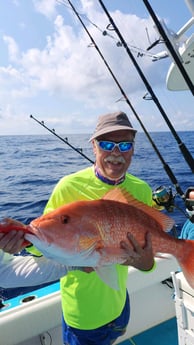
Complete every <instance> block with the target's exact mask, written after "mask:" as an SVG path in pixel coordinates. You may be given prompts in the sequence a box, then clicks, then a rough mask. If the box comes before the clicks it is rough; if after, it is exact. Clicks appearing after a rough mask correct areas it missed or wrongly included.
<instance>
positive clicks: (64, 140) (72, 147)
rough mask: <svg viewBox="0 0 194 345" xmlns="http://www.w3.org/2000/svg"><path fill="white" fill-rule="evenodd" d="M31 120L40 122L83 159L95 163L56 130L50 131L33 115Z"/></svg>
mask: <svg viewBox="0 0 194 345" xmlns="http://www.w3.org/2000/svg"><path fill="white" fill-rule="evenodd" d="M30 118H31V119H33V120H34V121H36V122H38V123H39V125H41V126H42V127H44V128H46V129H47V131H49V132H51V133H52V134H54V135H55V136H56V137H57V138H58V139H60V140H61V141H63V142H64V143H65V144H66V145H68V146H69V147H71V149H73V150H74V151H76V152H77V153H79V154H80V155H81V156H82V157H84V158H86V159H87V160H88V161H89V162H90V163H92V164H93V163H94V161H93V160H91V159H90V158H89V157H87V156H86V155H85V154H84V153H83V152H81V151H80V150H79V149H77V148H76V147H75V146H73V145H71V144H70V143H69V142H68V140H67V139H64V138H62V137H61V136H60V135H59V134H57V133H56V132H55V129H50V128H48V127H47V126H46V125H45V123H44V121H39V120H38V119H36V118H35V117H34V116H33V115H30Z"/></svg>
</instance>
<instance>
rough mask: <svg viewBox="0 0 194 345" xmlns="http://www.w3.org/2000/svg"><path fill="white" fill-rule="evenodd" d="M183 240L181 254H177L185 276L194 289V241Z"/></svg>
mask: <svg viewBox="0 0 194 345" xmlns="http://www.w3.org/2000/svg"><path fill="white" fill-rule="evenodd" d="M179 241H180V240H179ZM181 241H183V246H182V248H180V249H179V251H180V250H181V255H180V256H179V255H177V260H178V263H179V265H180V267H181V269H182V272H183V274H184V277H185V278H186V280H187V282H188V283H189V285H190V286H191V287H192V288H193V289H194V241H193V240H181Z"/></svg>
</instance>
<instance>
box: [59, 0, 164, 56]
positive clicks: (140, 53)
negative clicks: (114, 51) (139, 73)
mask: <svg viewBox="0 0 194 345" xmlns="http://www.w3.org/2000/svg"><path fill="white" fill-rule="evenodd" d="M56 1H57V3H58V4H60V5H63V6H66V7H67V8H68V9H71V10H72V8H71V7H70V6H68V4H66V3H65V0H64V1H63V0H56ZM66 1H68V0H66ZM78 13H79V12H78ZM79 16H80V17H82V18H84V19H85V20H87V21H88V22H89V23H90V24H91V25H93V26H94V27H95V28H96V29H97V30H98V31H100V32H101V34H102V35H103V36H108V37H109V38H111V39H113V40H114V41H115V42H116V46H117V47H122V43H121V42H120V41H118V39H117V38H116V37H114V36H113V35H110V33H109V32H108V31H111V30H112V31H114V29H111V26H110V24H108V25H107V27H106V29H105V30H103V29H101V28H100V27H99V26H98V25H97V24H95V23H94V22H92V21H91V19H90V18H88V16H87V15H85V14H83V13H79ZM128 45H129V46H130V48H131V50H132V51H133V52H134V53H136V54H137V55H136V56H137V57H143V56H147V57H150V58H152V61H155V60H158V59H159V58H158V57H157V55H156V54H152V53H149V52H148V50H144V49H142V48H139V47H136V46H135V45H132V44H129V43H128Z"/></svg>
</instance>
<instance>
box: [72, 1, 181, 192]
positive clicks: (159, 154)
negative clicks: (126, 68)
mask: <svg viewBox="0 0 194 345" xmlns="http://www.w3.org/2000/svg"><path fill="white" fill-rule="evenodd" d="M67 1H68V3H69V4H70V6H71V8H72V10H73V12H74V13H75V15H76V17H77V18H78V19H79V21H80V23H81V25H82V26H83V28H84V30H85V31H86V33H87V35H88V36H89V38H90V40H91V42H92V46H94V47H95V48H96V50H97V52H98V54H99V55H100V57H101V58H102V60H103V62H104V64H105V65H106V67H107V69H108V71H109V72H110V74H111V76H112V78H113V80H114V81H115V83H116V84H117V86H118V88H119V90H120V92H121V94H122V96H123V98H124V99H125V101H126V103H127V104H128V106H129V107H130V109H131V110H132V112H133V114H134V115H135V117H136V119H137V120H138V122H139V123H140V125H141V127H142V129H143V131H144V133H145V134H146V136H147V138H148V140H149V142H150V143H151V145H152V147H153V149H154V151H155V152H156V154H157V156H158V158H159V159H160V161H161V163H162V164H163V168H164V170H165V171H166V173H167V175H168V177H169V178H170V180H171V181H172V183H173V184H174V186H175V188H176V191H177V193H178V194H179V195H180V196H181V197H182V198H184V193H183V191H182V189H181V187H180V185H179V183H178V181H177V179H176V177H175V175H174V173H173V172H172V170H171V168H170V167H169V165H168V164H167V163H166V162H165V160H164V158H163V157H162V155H161V153H160V151H159V150H158V148H157V146H156V145H155V143H154V141H153V140H152V138H151V136H150V135H149V133H148V131H147V130H146V128H145V126H144V124H143V122H142V121H141V119H140V117H139V115H138V114H137V112H136V110H135V109H134V107H133V105H132V104H131V102H130V101H129V98H128V97H127V95H126V94H125V92H124V90H123V88H122V87H121V85H120V83H119V81H118V80H117V78H116V77H115V75H114V73H113V71H112V70H111V68H110V66H109V64H108V63H107V61H106V60H105V58H104V56H103V54H102V53H101V51H100V49H99V47H98V46H97V44H96V42H95V40H94V39H93V37H92V35H91V34H90V32H89V31H88V29H87V27H86V26H85V24H84V22H83V20H82V19H81V17H80V15H79V13H78V12H77V10H76V9H75V7H74V6H73V4H72V3H71V1H70V0H67Z"/></svg>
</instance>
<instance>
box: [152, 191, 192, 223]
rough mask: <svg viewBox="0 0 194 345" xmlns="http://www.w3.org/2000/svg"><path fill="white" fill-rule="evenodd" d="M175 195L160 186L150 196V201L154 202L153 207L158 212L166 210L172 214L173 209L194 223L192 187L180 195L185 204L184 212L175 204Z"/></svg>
mask: <svg viewBox="0 0 194 345" xmlns="http://www.w3.org/2000/svg"><path fill="white" fill-rule="evenodd" d="M176 195H177V193H175V194H173V193H172V189H171V188H169V190H167V188H166V187H164V186H160V187H158V188H156V190H155V191H154V192H153V194H152V199H153V201H154V202H155V207H156V208H158V209H159V210H162V209H164V208H165V209H166V211H168V212H173V211H174V208H176V209H178V210H179V211H180V212H182V213H183V214H184V215H185V217H187V218H189V220H190V221H191V222H192V223H194V187H189V188H188V189H187V190H186V192H185V193H184V194H183V195H181V198H182V200H183V201H184V204H185V210H186V212H185V210H182V209H181V208H180V207H179V206H178V205H176V204H175V197H176Z"/></svg>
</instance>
